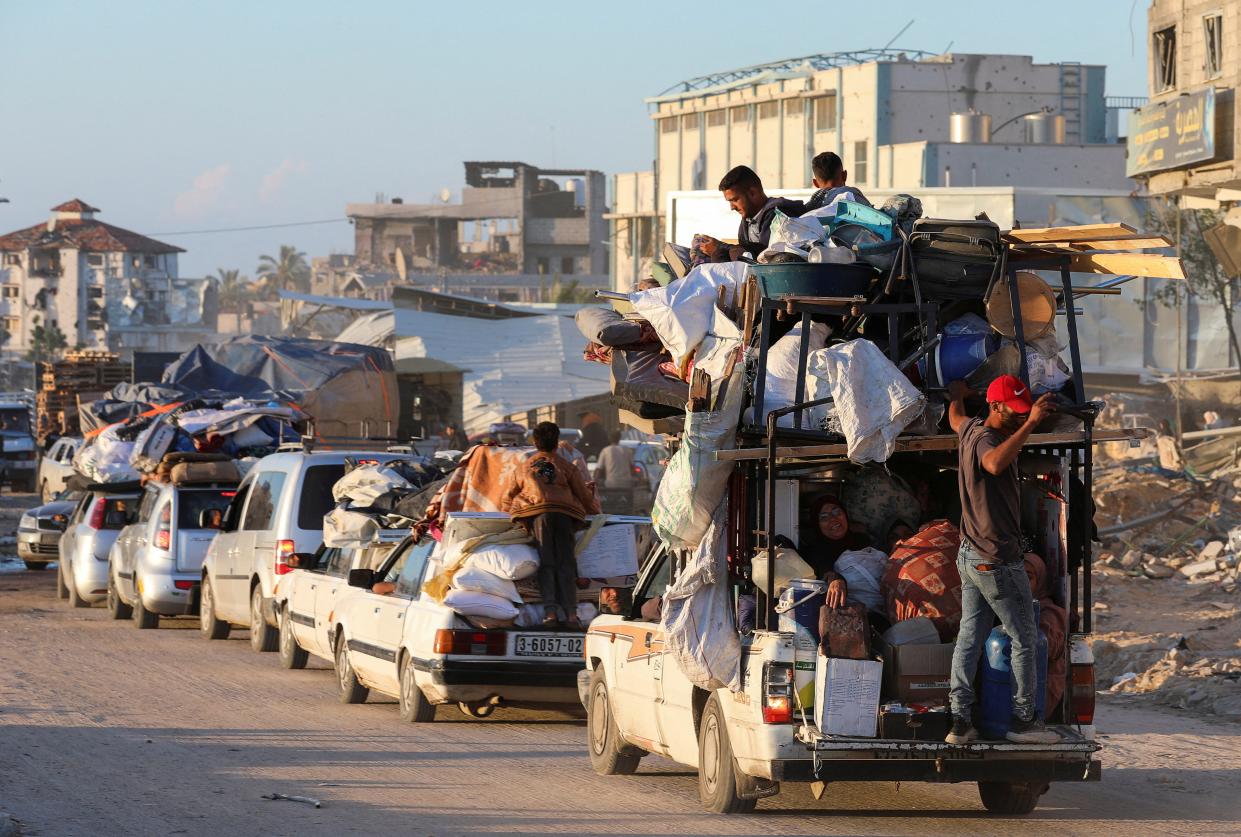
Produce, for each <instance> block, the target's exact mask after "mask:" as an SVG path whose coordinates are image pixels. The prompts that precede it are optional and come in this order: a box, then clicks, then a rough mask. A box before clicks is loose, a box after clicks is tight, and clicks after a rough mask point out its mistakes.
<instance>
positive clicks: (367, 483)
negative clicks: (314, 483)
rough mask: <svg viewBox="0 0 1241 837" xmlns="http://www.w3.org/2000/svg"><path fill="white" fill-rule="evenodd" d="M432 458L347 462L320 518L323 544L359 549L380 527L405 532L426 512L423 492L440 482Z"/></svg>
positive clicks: (361, 457) (440, 475) (441, 475)
mask: <svg viewBox="0 0 1241 837" xmlns="http://www.w3.org/2000/svg"><path fill="white" fill-rule="evenodd" d="M443 478H444V473H443V471H441V470H440V468H439V467H438V465H437V464H436V463H435V461H434V460H431V459H426V458H423V457H418V456H412V457H409V458H407V459H394V460H389V461H386V462H378V461H376V460H373V459H368V458H367V457H366V456H364V455H359V456H349V457H346V458H345V473H344V476H342V477H341V478H340V479H339V480H337V481H336V484H335V485H333V486H332V499H333V500H334V501H335V503H336V505H335V507H334V508H333V509H332V510H331V511H330V512H328V513H327V515H326V516H325V517H324V518H323V543H324V544H325V545H327V546H330V547H363V546H366V545H367V544H369V543H371V542H372V540H374V537H375V535H376V534H377V533H378V532H379V530H380V529H408V528H410V527H411V526H413V525H414V523H416V522H417V521H418V520H420V519H421V518H422V516H423V514H425V512H426V506H427V501H428V499H429V498H428V496H427V490H428V489H433V488H434V487H438V486H439V485H441V484H442V483H443Z"/></svg>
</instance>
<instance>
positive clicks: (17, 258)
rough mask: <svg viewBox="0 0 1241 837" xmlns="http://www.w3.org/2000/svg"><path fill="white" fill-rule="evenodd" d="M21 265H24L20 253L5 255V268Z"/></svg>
mask: <svg viewBox="0 0 1241 837" xmlns="http://www.w3.org/2000/svg"><path fill="white" fill-rule="evenodd" d="M21 263H22V257H21V254H20V253H5V254H4V266H5V267H11V266H13V265H20V264H21Z"/></svg>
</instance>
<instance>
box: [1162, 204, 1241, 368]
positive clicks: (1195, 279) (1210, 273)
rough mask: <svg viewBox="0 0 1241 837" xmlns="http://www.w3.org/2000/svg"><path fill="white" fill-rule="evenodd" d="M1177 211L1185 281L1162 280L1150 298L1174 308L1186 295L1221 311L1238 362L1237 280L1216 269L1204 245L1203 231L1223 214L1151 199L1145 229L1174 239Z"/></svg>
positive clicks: (1239, 296)
mask: <svg viewBox="0 0 1241 837" xmlns="http://www.w3.org/2000/svg"><path fill="white" fill-rule="evenodd" d="M1178 213H1179V214H1180V222H1181V223H1180V230H1179V232H1180V245H1181V261H1182V262H1183V263H1184V264H1185V281H1184V282H1180V281H1169V282H1164V283H1162V285H1161V286H1160V287H1159V288H1158V289H1157V290H1156V291H1155V292H1154V293H1153V294H1151V297H1152V298H1153V299H1154V301H1155V302H1157V303H1159V304H1160V305H1163V306H1165V307H1168V308H1175V307H1176V306H1177V305H1178V304H1180V303H1182V302H1184V301H1185V299H1187V298H1188V297H1191V296H1192V297H1195V298H1197V299H1199V300H1206V301H1209V302H1212V303H1215V304H1216V305H1219V307H1220V309H1221V310H1222V311H1223V312H1224V323H1225V325H1226V326H1227V328H1228V341H1229V343H1231V344H1232V351H1233V355H1234V356H1235V357H1236V358H1238V361H1239V362H1241V341H1239V340H1238V338H1237V328H1236V322H1235V320H1236V314H1237V311H1238V310H1239V309H1241V305H1239V304H1238V303H1241V294H1238V288H1237V285H1238V282H1237V280H1233V279H1229V278H1228V277H1227V276H1225V275H1224V271H1223V270H1222V269H1220V265H1219V261H1218V260H1217V259H1216V258H1215V254H1214V253H1212V252H1211V248H1210V247H1209V246H1208V245H1207V242H1206V238H1205V237H1204V236H1203V234H1202V232H1203V230H1206V229H1209V228H1210V227H1213V226H1215V225H1216V224H1218V223H1220V222H1221V221H1222V220H1223V213H1222V212H1216V211H1212V210H1209V209H1179V210H1178V209H1177V208H1176V207H1175V206H1174V205H1173V204H1172V203H1171V202H1170V201H1167V200H1163V201H1160V200H1152V201H1151V209H1150V211H1149V212H1148V215H1147V225H1146V227H1147V230H1148V231H1149V232H1154V233H1160V234H1162V235H1166V236H1167V237H1168V238H1169V239H1171V240H1172V241H1176V238H1177V233H1178V230H1177V214H1178Z"/></svg>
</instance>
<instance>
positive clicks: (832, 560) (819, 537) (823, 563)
mask: <svg viewBox="0 0 1241 837" xmlns="http://www.w3.org/2000/svg"><path fill="white" fill-rule="evenodd" d="M808 529H809V531H808V532H806V533H805V534H803V535H802V538H801V543H800V544H798V549H797V551H798V552H799V553H800V554H801V557H802V559H803V560H804V561H805V562H806V563H807V564H809V565H810V566H811V567H813V568H814V572H815V575H817V576H818V577H819V578H822V579H823V580H824V581H826V582H827V604H828V607H843V606H844V604H845V597H846V595H847V593H848V590H847V588H846V586H845V580H844V579H843V578H841V577H840V575H839V574H838V573H836V572H835V570H834V569H833V568H834V567H835V566H836V559H837V558H839V557H840V556H841V554H842V553H844V552H848V551H849V550H851V549H864V548H865V547H868V546H870V538H868V537H866V535H864V534H862V533H861V532H851V531H849V515H848V514H847V513H846V512H845V507H844V506H842V505H841V504H840V501H838V500H837V499H836V498H835V497H832V496H830V495H824V496H822V497H820V498H819V499H817V500H815V501H814V505H812V506H811V510H810V526H809V527H808Z"/></svg>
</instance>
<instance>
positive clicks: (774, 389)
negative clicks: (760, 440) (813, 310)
mask: <svg viewBox="0 0 1241 837" xmlns="http://www.w3.org/2000/svg"><path fill="white" fill-rule="evenodd" d="M827 335H828V327H827V325H826V324H825V323H814V322H812V323H811V324H810V338H809V340H808V341H807V342H808V345H807V347H806V351H807V353H808V354H813V353H814V352H816V351H819V350H821V349H822V348H823V346H824V345H825V344H826V343H827ZM800 350H801V323H800V322H799V323H798V324H797V325H795V326H793V328H792V330H791V331H789V333H788V334H786V335H784V336H783V337H781V338H780V339H779V340H777V341H776V342H775V345H773V346H771V347H769V348H768V349H767V377H766V385H765V387H764V388H763V411H764V412H763V416H762V418H761V421H760V422H759V424H761V425H762V426H763V427H766V426H767V415H768V414H770V413H771V411H772V410H779V409H783V408H784V407H788V406H790V405H792V404H793V399H794V398H796V397H797V358H798V353H799V351H800ZM806 374H807V387H806V391H807V395H805V396H804V397H803V399H802V400H804V401H809V400H810V399H811V398H812V397H813V396H811V395H809V394H808V393H809V391H810V385H809V375H810V369H809V366H807V369H806ZM812 416H813V413H812V412H811V411H809V410H808V411H806V413H804V414H803V415H802V427H810V426H811V425H810V421H811V420H812ZM776 424H778V425H779V426H780V427H792V426H793V414H792V413H789V414H787V415H783V416H780V418H779V419H777V421H776Z"/></svg>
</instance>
